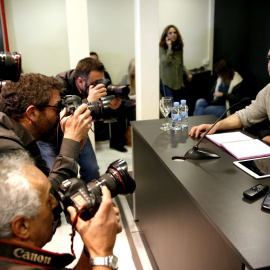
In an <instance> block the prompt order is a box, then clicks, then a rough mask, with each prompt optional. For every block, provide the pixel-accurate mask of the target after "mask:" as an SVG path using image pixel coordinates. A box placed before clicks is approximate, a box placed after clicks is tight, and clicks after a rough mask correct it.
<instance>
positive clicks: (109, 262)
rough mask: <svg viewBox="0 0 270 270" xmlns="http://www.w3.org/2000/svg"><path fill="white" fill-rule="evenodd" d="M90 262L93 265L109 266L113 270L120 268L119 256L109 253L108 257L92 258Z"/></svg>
mask: <svg viewBox="0 0 270 270" xmlns="http://www.w3.org/2000/svg"><path fill="white" fill-rule="evenodd" d="M89 262H90V264H91V265H92V266H96V265H102V266H108V267H109V268H111V269H112V270H117V269H118V258H117V257H116V256H114V255H109V256H107V257H96V258H90V259H89Z"/></svg>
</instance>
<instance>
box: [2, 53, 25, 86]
mask: <svg viewBox="0 0 270 270" xmlns="http://www.w3.org/2000/svg"><path fill="white" fill-rule="evenodd" d="M21 64H22V58H21V54H20V53H18V52H13V53H11V52H0V81H4V80H11V81H13V82H17V81H18V80H19V78H20V75H21Z"/></svg>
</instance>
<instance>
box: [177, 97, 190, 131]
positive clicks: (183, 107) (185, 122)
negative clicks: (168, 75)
mask: <svg viewBox="0 0 270 270" xmlns="http://www.w3.org/2000/svg"><path fill="white" fill-rule="evenodd" d="M179 109H180V114H181V118H182V124H181V125H182V128H184V127H187V126H188V106H187V101H186V100H185V99H182V100H181V105H180V106H179Z"/></svg>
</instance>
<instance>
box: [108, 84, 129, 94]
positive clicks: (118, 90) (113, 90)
mask: <svg viewBox="0 0 270 270" xmlns="http://www.w3.org/2000/svg"><path fill="white" fill-rule="evenodd" d="M129 92H130V89H129V87H128V85H112V84H110V85H108V87H107V93H108V95H115V96H116V97H127V96H128V94H129Z"/></svg>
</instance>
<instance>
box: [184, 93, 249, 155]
mask: <svg viewBox="0 0 270 270" xmlns="http://www.w3.org/2000/svg"><path fill="white" fill-rule="evenodd" d="M250 101H251V100H250V98H248V97H245V98H243V99H242V100H241V101H240V102H237V103H235V104H233V105H232V106H231V107H230V108H228V109H227V110H226V111H225V112H224V113H223V114H222V115H221V116H220V117H219V118H218V119H217V121H216V122H215V123H214V124H213V125H212V126H211V128H209V129H208V130H207V132H205V133H204V135H203V136H202V137H201V139H200V140H199V142H198V143H197V144H196V145H195V146H193V148H191V149H190V150H189V151H187V153H186V154H185V156H184V157H185V159H210V158H219V157H220V156H219V155H217V154H216V153H214V152H213V151H211V150H209V149H200V148H199V144H200V143H201V141H202V140H203V139H204V138H205V136H206V135H207V134H208V132H209V131H210V130H211V129H212V128H213V127H214V126H215V125H216V123H217V122H218V121H219V120H220V119H221V118H222V117H223V116H224V115H225V113H227V112H228V111H229V110H231V109H232V108H234V107H236V106H238V105H240V104H241V105H242V106H247V105H249V104H250Z"/></svg>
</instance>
